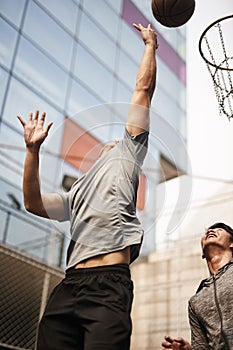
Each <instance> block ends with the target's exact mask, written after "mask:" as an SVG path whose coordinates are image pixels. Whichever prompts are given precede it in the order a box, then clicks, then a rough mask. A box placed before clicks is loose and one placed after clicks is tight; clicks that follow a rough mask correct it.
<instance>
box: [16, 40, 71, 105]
mask: <svg viewBox="0 0 233 350" xmlns="http://www.w3.org/2000/svg"><path fill="white" fill-rule="evenodd" d="M14 73H15V74H16V75H17V76H18V77H20V78H21V79H22V80H23V81H25V82H26V83H27V84H29V85H30V86H32V87H33V88H35V89H36V90H37V91H38V92H39V93H40V94H41V95H44V96H45V97H47V98H48V99H49V100H51V101H52V102H54V103H55V104H56V105H58V106H59V107H61V108H63V106H64V100H65V92H66V85H67V78H68V76H67V74H65V73H64V71H63V70H62V69H60V68H59V67H58V66H57V65H56V64H55V63H52V62H51V61H50V60H49V58H47V57H46V56H45V55H44V54H43V53H41V52H40V51H39V50H38V49H36V48H35V47H33V45H32V44H30V43H29V42H28V41H27V40H25V39H24V38H21V40H20V45H19V50H18V55H17V58H16V61H15V67H14Z"/></svg>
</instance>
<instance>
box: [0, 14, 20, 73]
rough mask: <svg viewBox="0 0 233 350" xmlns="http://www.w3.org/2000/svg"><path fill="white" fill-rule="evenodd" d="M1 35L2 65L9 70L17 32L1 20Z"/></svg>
mask: <svg viewBox="0 0 233 350" xmlns="http://www.w3.org/2000/svg"><path fill="white" fill-rule="evenodd" d="M0 33H1V36H0V64H2V65H3V66H5V67H7V68H8V69H9V68H10V66H11V62H12V57H13V51H14V48H15V43H16V38H17V32H16V31H15V30H14V29H13V28H12V27H11V26H10V25H9V24H7V23H6V22H5V21H4V20H3V19H1V18H0Z"/></svg>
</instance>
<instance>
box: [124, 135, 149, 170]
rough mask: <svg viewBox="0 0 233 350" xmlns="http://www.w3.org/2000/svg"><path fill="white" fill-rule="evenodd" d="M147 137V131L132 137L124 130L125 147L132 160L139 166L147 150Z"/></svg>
mask: <svg viewBox="0 0 233 350" xmlns="http://www.w3.org/2000/svg"><path fill="white" fill-rule="evenodd" d="M148 136H149V132H148V131H144V132H142V133H140V134H138V135H136V136H132V135H130V133H129V132H128V130H127V129H125V134H124V140H125V146H126V147H127V148H128V149H129V150H130V152H131V153H132V156H133V158H134V159H135V161H136V162H137V163H138V165H139V166H141V165H142V163H143V161H144V159H145V156H146V153H147V150H148Z"/></svg>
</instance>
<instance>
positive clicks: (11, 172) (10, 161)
mask: <svg viewBox="0 0 233 350" xmlns="http://www.w3.org/2000/svg"><path fill="white" fill-rule="evenodd" d="M15 123H17V120H16V117H15ZM0 139H1V144H2V146H1V152H0V173H1V174H4V178H5V179H7V181H10V182H12V183H13V184H14V185H15V186H18V187H20V188H21V187H22V169H23V162H24V156H25V145H24V141H23V136H20V135H19V134H18V133H16V132H14V131H13V130H12V129H11V128H9V127H7V126H5V125H4V124H2V125H1V129H0ZM1 192H2V189H1ZM1 199H3V200H7V192H5V193H2V196H1ZM19 199H21V195H20V197H19ZM7 201H8V200H7Z"/></svg>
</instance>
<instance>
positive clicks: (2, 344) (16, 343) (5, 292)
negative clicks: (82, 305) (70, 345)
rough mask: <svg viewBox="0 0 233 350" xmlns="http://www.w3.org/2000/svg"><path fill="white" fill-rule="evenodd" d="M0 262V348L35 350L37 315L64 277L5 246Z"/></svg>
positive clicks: (0, 252)
mask: <svg viewBox="0 0 233 350" xmlns="http://www.w3.org/2000/svg"><path fill="white" fill-rule="evenodd" d="M0 262H1V263H0V348H4V349H7V348H9V349H18V350H20V349H21V350H22V349H34V347H35V339H36V332H37V325H38V321H39V318H40V315H41V314H42V312H43V308H44V305H45V304H46V302H47V299H48V297H49V295H50V293H51V291H52V289H53V288H54V287H55V285H57V284H58V283H59V281H60V280H61V278H62V277H63V273H62V271H61V270H60V269H56V268H52V267H48V266H47V265H46V264H43V263H41V262H39V261H37V260H35V259H32V258H30V257H28V256H26V255H24V254H23V253H20V252H19V251H16V250H14V249H9V248H7V246H4V245H0Z"/></svg>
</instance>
